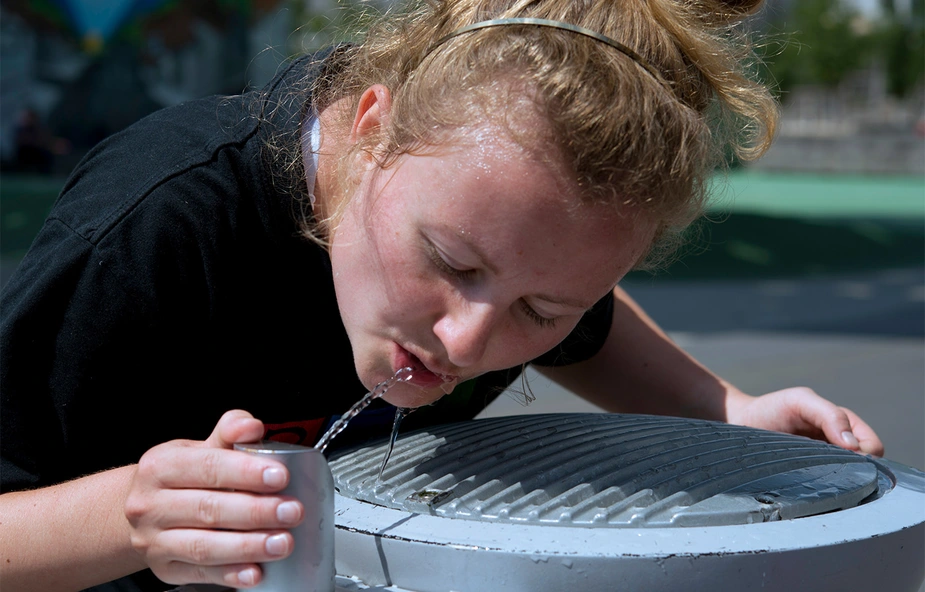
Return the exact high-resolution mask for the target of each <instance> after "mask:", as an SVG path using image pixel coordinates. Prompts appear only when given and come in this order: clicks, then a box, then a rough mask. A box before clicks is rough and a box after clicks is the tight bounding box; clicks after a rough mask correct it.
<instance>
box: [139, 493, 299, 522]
mask: <svg viewBox="0 0 925 592" xmlns="http://www.w3.org/2000/svg"><path fill="white" fill-rule="evenodd" d="M154 503H155V504H159V505H161V506H163V507H169V508H171V512H170V513H167V514H161V515H160V516H159V517H158V518H157V520H156V526H157V527H159V528H161V529H173V528H181V529H182V528H199V529H221V530H238V531H256V530H263V531H266V530H272V529H280V528H292V527H294V526H297V525H298V524H299V523H301V522H302V518H303V517H304V509H303V507H302V504H301V503H300V502H299V501H298V500H296V499H293V498H288V497H276V496H269V495H253V494H249V493H244V492H231V491H202V490H196V489H184V490H164V491H162V492H160V493H159V494H158V499H156V500H155V501H154ZM130 510H131V508H130Z"/></svg>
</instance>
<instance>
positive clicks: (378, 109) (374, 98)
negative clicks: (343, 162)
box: [350, 84, 392, 144]
mask: <svg viewBox="0 0 925 592" xmlns="http://www.w3.org/2000/svg"><path fill="white" fill-rule="evenodd" d="M391 109H392V94H391V93H390V92H389V89H387V88H386V87H384V86H383V85H381V84H374V85H372V86H371V87H369V88H367V89H366V90H364V91H363V94H362V95H361V96H360V103H359V104H358V105H357V112H356V117H354V119H353V127H351V128H350V142H351V143H354V144H355V143H357V142H359V141H360V140H362V139H364V138H366V137H367V136H369V135H371V134H377V133H379V130H380V129H382V128H383V127H385V126H388V124H389V113H390V112H391Z"/></svg>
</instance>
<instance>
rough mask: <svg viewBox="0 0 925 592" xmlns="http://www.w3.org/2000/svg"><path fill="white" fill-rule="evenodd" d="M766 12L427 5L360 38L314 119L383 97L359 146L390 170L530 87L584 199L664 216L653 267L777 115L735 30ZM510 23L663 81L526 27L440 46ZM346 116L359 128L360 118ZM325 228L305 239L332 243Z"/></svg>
mask: <svg viewBox="0 0 925 592" xmlns="http://www.w3.org/2000/svg"><path fill="white" fill-rule="evenodd" d="M761 3H762V2H761V0H752V1H747V0H745V1H734V0H730V1H727V2H719V1H711V0H621V1H617V0H445V1H437V0H424V1H418V2H415V3H413V4H412V5H411V7H410V8H409V9H408V10H406V11H405V12H403V13H401V14H398V15H390V16H388V17H386V18H383V19H382V20H380V21H379V22H378V23H376V24H375V25H373V26H372V27H371V28H370V29H369V30H368V33H367V35H366V38H365V41H363V43H361V44H358V45H355V46H349V47H346V48H344V49H343V51H342V52H341V53H340V57H339V59H338V64H337V67H336V68H334V69H333V71H334V72H335V73H334V74H333V75H331V76H325V77H322V78H320V79H319V81H318V82H317V83H316V84H315V86H314V89H313V91H312V100H313V103H314V105H315V106H316V108H317V109H319V110H321V109H323V108H324V107H325V106H327V105H330V104H333V103H334V102H336V101H340V100H343V99H350V100H352V101H353V102H352V104H353V106H354V107H356V101H358V99H359V97H360V95H361V93H362V92H363V91H364V90H365V89H366V88H368V87H369V86H371V85H373V84H376V83H379V84H383V85H385V86H386V87H387V88H389V90H390V91H391V94H392V110H391V115H390V121H389V125H388V126H384V128H383V129H382V130H381V132H380V133H381V136H380V137H373V138H370V139H369V142H368V143H367V144H364V145H362V146H358V147H357V149H361V150H371V149H372V146H374V145H380V146H385V150H384V151H383V153H382V154H379V155H378V156H379V158H380V164H381V166H382V167H388V166H389V165H390V164H391V163H393V162H394V160H395V159H396V158H397V157H399V156H401V155H403V154H409V153H416V152H419V151H422V150H426V149H427V148H428V147H433V146H438V145H439V144H440V142H441V141H445V139H446V138H447V137H449V135H451V134H452V131H453V130H455V129H458V128H460V127H463V126H466V125H469V124H471V123H472V118H473V117H484V116H485V115H486V114H490V113H491V112H492V111H493V109H492V108H490V105H489V104H488V103H490V102H492V101H496V100H497V98H498V97H497V93H498V92H499V87H498V84H497V83H496V82H497V81H498V80H505V81H508V82H509V83H510V85H511V86H513V87H516V88H520V89H527V90H528V91H529V92H530V94H531V96H532V97H533V101H534V103H535V105H536V108H537V109H538V113H539V115H540V116H541V118H542V119H543V120H544V121H546V122H548V126H549V127H548V130H546V133H545V135H544V137H543V139H544V141H551V142H553V143H554V146H553V147H554V148H555V149H557V150H558V152H559V154H561V155H562V156H563V157H564V158H565V160H566V164H567V165H568V166H569V167H570V169H571V170H572V171H573V172H574V174H575V176H576V180H577V181H578V183H579V184H580V186H581V187H582V188H583V189H584V194H585V195H586V198H587V199H588V200H590V201H593V202H596V203H612V204H613V205H614V206H617V207H619V206H621V205H622V206H632V207H635V208H638V209H640V210H641V211H643V212H644V213H645V214H646V215H649V216H655V217H656V219H658V220H659V221H660V231H659V233H658V240H657V241H656V244H655V245H653V249H652V251H651V252H650V256H649V257H647V262H648V263H649V264H653V263H657V262H659V261H661V260H663V259H664V257H665V256H666V254H667V253H669V252H671V251H673V250H674V247H675V246H676V245H677V244H678V237H679V235H680V231H681V230H683V229H684V228H685V227H687V226H688V224H689V223H690V222H691V221H693V220H694V219H695V218H696V217H697V216H698V215H699V214H700V213H701V212H702V209H703V206H704V201H705V197H706V185H707V181H708V178H709V177H710V176H711V175H712V173H713V171H714V170H715V168H716V167H717V166H718V165H722V164H723V162H724V160H725V159H726V158H727V157H728V155H730V154H734V155H735V157H737V158H739V159H742V160H750V159H754V158H757V157H758V156H760V155H761V154H762V153H763V152H764V151H765V150H766V149H767V148H768V146H769V144H770V142H771V139H772V137H773V134H774V129H775V126H776V122H777V105H776V103H775V102H774V99H773V98H772V96H771V94H770V93H769V91H768V89H767V88H766V87H764V86H763V85H762V84H760V83H759V82H757V81H755V80H753V79H752V77H751V76H750V74H751V70H752V66H753V65H754V57H753V56H754V54H753V52H752V47H751V45H750V43H749V42H748V38H747V34H746V32H743V31H739V29H738V28H737V25H738V24H740V23H741V21H743V20H744V19H745V17H747V16H748V15H750V14H752V13H754V12H755V11H756V10H757V9H758V8H759V7H760V5H761ZM512 17H519V18H523V17H527V18H540V19H550V20H556V21H562V22H566V23H570V24H573V25H577V26H580V27H584V28H587V29H591V30H593V31H596V32H598V33H600V34H602V35H605V36H607V37H610V38H612V39H614V40H616V41H618V42H620V43H622V44H624V45H626V46H627V47H629V48H630V49H631V50H633V51H635V52H636V53H637V54H638V55H639V56H641V58H642V60H644V61H645V62H647V63H648V64H651V65H652V67H653V68H654V69H655V70H656V71H657V72H658V73H659V74H660V77H656V76H653V75H652V74H651V73H650V72H648V71H646V69H645V68H644V67H642V66H641V65H640V63H639V62H637V61H634V60H633V59H632V58H631V57H628V56H627V55H626V54H625V53H622V52H619V51H617V50H616V49H614V48H612V47H608V46H607V45H606V44H605V43H602V42H600V41H599V40H595V39H592V38H590V37H587V36H585V35H579V34H576V33H574V32H572V31H567V30H562V29H556V28H551V27H538V26H531V25H529V24H512V25H507V26H499V27H492V28H486V29H481V30H476V31H471V32H467V33H465V34H462V35H458V36H455V37H453V38H451V39H448V40H446V41H445V42H443V43H441V44H439V46H437V47H434V45H435V44H436V43H437V42H438V40H441V39H443V38H444V37H445V36H447V35H449V34H451V33H453V32H454V31H456V30H458V29H459V28H461V27H464V26H467V25H471V24H473V23H476V22H481V21H485V20H488V19H498V18H512ZM329 71H332V70H329ZM508 88H510V86H509V87H508ZM501 98H502V101H501V103H502V105H503V104H505V103H504V99H505V97H504V95H502V96H501ZM502 111H503V107H502ZM345 112H348V114H349V115H350V116H351V118H352V114H353V112H355V108H354V109H353V110H352V111H351V110H345ZM502 116H503V115H502ZM344 124H345V125H349V122H347V121H344ZM349 160H352V159H342V161H349ZM344 175H346V173H344ZM342 176H343V175H342ZM342 201H343V200H342ZM336 216H337V214H336V213H335V214H334V215H333V217H334V218H335V219H336ZM323 228H324V225H323V224H322V225H321V229H322V230H321V232H319V226H318V225H315V226H314V227H313V228H307V231H306V232H307V233H308V234H309V235H310V236H313V237H314V238H316V239H318V240H322V241H323V237H322V236H320V235H321V234H323Z"/></svg>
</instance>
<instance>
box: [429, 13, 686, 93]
mask: <svg viewBox="0 0 925 592" xmlns="http://www.w3.org/2000/svg"><path fill="white" fill-rule="evenodd" d="M507 25H535V26H537V27H550V28H553V29H562V30H565V31H571V32H572V33H577V34H579V35H584V36H585V37H590V38H591V39H594V40H596V41H600V42H601V43H606V44H607V45H609V46H610V47H612V48H614V49H616V50H617V51H619V52H620V53H622V54H624V55H626V56H627V57H628V58H630V59H631V60H633V61H634V62H636V63H637V64H639V65H640V66H642V67H643V68H644V69H645V70H646V72H648V73H649V74H650V75H651V76H652V77H653V78H655V79H656V80H657V81H658V82H660V83H661V84H663V85H665V86H668V83H667V82H666V81H665V79H664V78H662V75H661V74H660V73H659V71H658V70H656V69H655V68H654V67H653V66H652V65H651V64H650V63H649V62H647V61H646V60H645V58H643V57H642V56H641V55H639V54H638V53H636V52H635V51H633V50H632V49H630V48H629V47H627V46H625V45H623V44H622V43H620V42H619V41H617V40H616V39H611V38H610V37H608V36H606V35H602V34H601V33H598V32H597V31H592V30H591V29H586V28H584V27H579V26H578V25H573V24H571V23H565V22H562V21H553V20H549V19H540V18H528V17H513V18H500V19H492V20H488V21H480V22H477V23H473V24H471V25H466V26H465V27H460V28H459V29H456V30H455V31H453V32H452V33H450V34H449V35H447V36H445V37H443V38H441V39H440V40H439V41H437V42H436V43H434V44H433V45H431V46H430V47H429V48H428V49H427V51H426V52H424V56H423V57H422V58H421V60H422V61H423V60H424V59H425V58H427V56H429V55H430V54H431V52H433V51H434V50H435V49H437V48H438V47H440V46H441V45H443V44H444V43H446V42H447V41H449V40H450V39H452V38H453V37H458V36H460V35H463V34H465V33H470V32H472V31H477V30H479V29H487V28H489V27H502V26H507Z"/></svg>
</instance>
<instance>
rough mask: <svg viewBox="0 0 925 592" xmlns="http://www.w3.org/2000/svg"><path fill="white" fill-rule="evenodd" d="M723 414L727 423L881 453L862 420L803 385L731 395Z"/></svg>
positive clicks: (872, 432)
mask: <svg viewBox="0 0 925 592" xmlns="http://www.w3.org/2000/svg"><path fill="white" fill-rule="evenodd" d="M726 415H727V421H728V422H729V423H734V424H739V425H745V426H751V427H754V428H762V429H765V430H774V431H778V432H786V433H789V434H797V435H800V436H808V437H810V438H815V439H817V440H824V441H827V442H830V443H832V444H835V445H837V446H841V447H842V448H847V449H848V450H856V451H858V452H863V453H865V454H873V455H875V456H883V443H882V442H881V441H880V438H878V437H877V434H876V433H875V432H874V430H873V429H871V427H870V426H869V425H867V424H866V423H865V422H864V420H862V419H861V418H860V417H858V416H857V415H856V414H855V413H854V412H853V411H851V410H850V409H846V408H845V407H839V406H837V405H835V404H834V403H832V402H831V401H828V400H826V399H823V398H822V397H820V396H819V395H818V394H816V392H815V391H813V390H812V389H809V388H806V387H794V388H788V389H784V390H780V391H775V392H773V393H768V394H766V395H762V396H760V397H750V396H748V395H741V394H739V396H735V397H732V396H730V397H729V398H728V399H727V406H726Z"/></svg>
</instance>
